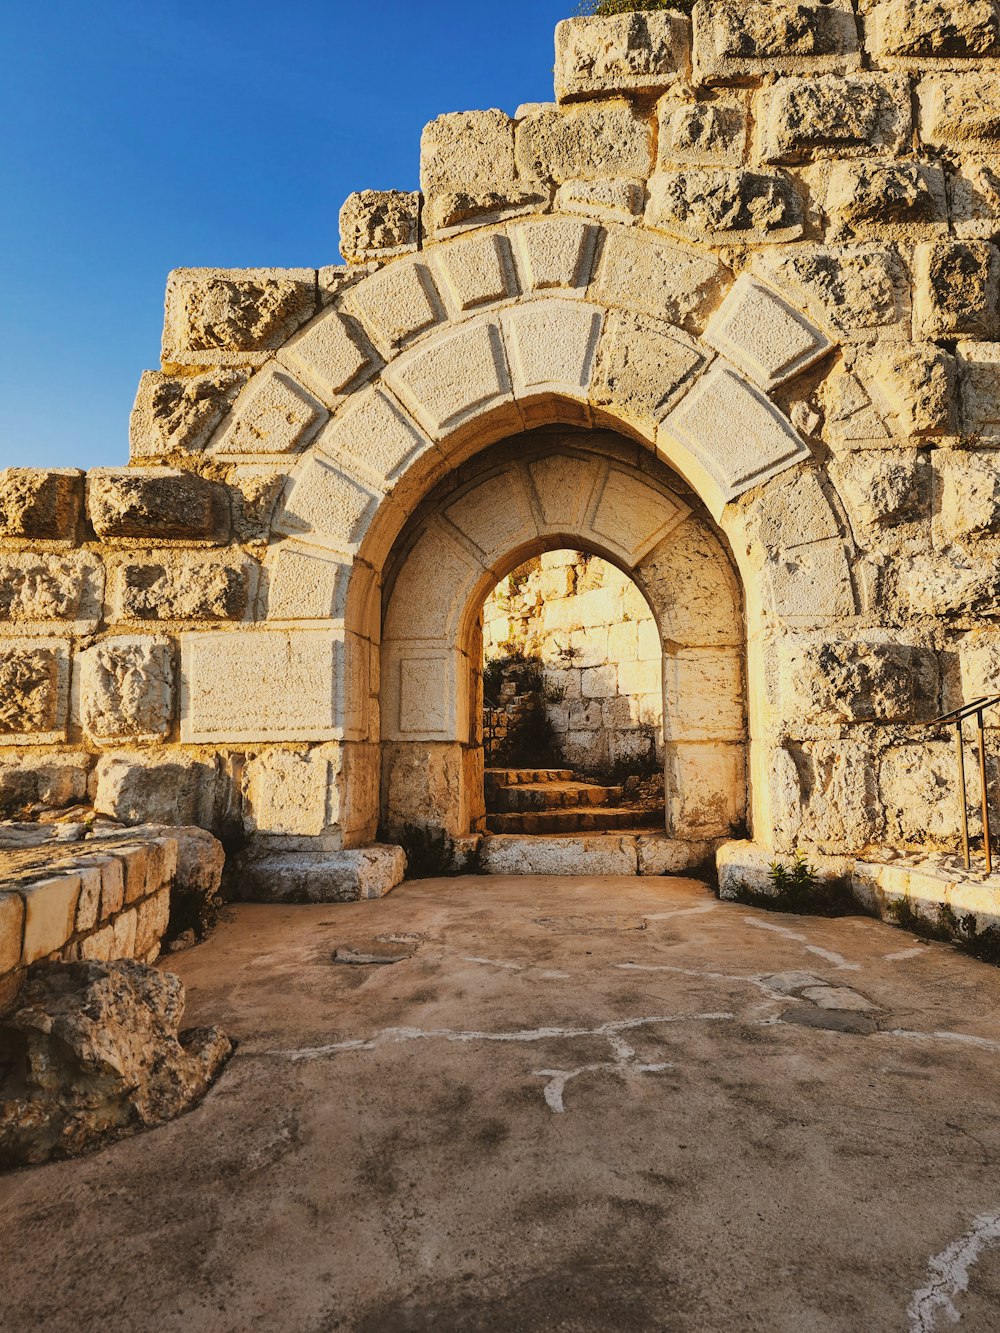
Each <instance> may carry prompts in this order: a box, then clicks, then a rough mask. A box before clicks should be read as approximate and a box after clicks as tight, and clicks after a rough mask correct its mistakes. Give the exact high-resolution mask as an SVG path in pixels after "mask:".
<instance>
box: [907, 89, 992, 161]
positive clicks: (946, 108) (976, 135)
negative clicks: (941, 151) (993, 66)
mask: <svg viewBox="0 0 1000 1333" xmlns="http://www.w3.org/2000/svg"><path fill="white" fill-rule="evenodd" d="M998 87H1000V77H998V75H997V73H996V71H995V70H975V71H970V72H969V73H967V74H966V73H963V74H941V75H937V76H935V75H928V76H927V77H926V78H923V79H921V80H920V83H919V84H918V95H919V98H920V114H921V120H920V134H921V138H922V139H923V141H924V143H926V144H931V145H937V146H943V147H952V148H967V149H970V150H972V151H975V152H990V153H993V152H995V151H996V146H997V142H998V140H1000V117H998V116H997V112H996V105H997V89H998Z"/></svg>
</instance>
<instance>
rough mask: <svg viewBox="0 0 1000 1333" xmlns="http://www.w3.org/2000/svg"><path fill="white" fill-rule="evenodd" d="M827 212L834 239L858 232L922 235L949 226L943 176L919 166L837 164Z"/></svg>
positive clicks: (940, 171) (882, 163)
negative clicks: (931, 227)
mask: <svg viewBox="0 0 1000 1333" xmlns="http://www.w3.org/2000/svg"><path fill="white" fill-rule="evenodd" d="M826 211H827V213H828V214H829V215H830V220H831V222H832V223H833V228H834V236H835V239H841V238H844V239H848V238H850V237H851V236H853V235H859V234H873V235H877V234H884V232H885V230H886V229H889V230H891V231H892V232H893V233H894V234H900V235H909V234H911V233H915V234H917V235H920V233H921V232H922V231H926V229H927V226H928V225H929V224H939V225H940V226H941V227H942V228H943V227H945V226H946V225H947V219H948V203H947V195H946V190H945V178H944V172H943V171H942V169H941V168H940V167H938V166H932V165H930V164H925V163H919V162H879V161H875V162H870V161H865V162H838V163H837V164H836V166H835V167H834V168H833V171H832V173H831V176H830V186H829V189H828V191H827V196H826Z"/></svg>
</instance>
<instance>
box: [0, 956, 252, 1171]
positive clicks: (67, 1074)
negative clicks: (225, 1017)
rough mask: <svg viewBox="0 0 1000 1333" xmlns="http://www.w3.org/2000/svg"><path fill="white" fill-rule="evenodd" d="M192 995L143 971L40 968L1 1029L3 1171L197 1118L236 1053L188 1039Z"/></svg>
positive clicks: (205, 1035) (197, 1037)
mask: <svg viewBox="0 0 1000 1333" xmlns="http://www.w3.org/2000/svg"><path fill="white" fill-rule="evenodd" d="M183 1014H184V987H183V985H182V984H181V981H180V979H179V978H178V977H175V976H172V975H171V974H170V973H166V972H157V971H155V970H154V969H153V968H150V967H146V966H144V965H143V964H142V963H135V962H118V963H70V964H58V963H57V964H52V965H49V966H45V967H41V968H39V969H37V971H35V972H34V973H33V974H32V976H31V977H30V979H29V981H28V983H27V985H26V986H25V988H24V991H23V992H22V995H21V1008H19V1009H18V1011H17V1012H16V1013H15V1014H13V1015H11V1016H10V1017H9V1018H8V1019H6V1020H5V1021H4V1022H3V1023H2V1024H0V1170H3V1169H11V1168H13V1167H19V1166H30V1165H35V1164H38V1163H41V1162H47V1161H49V1160H51V1159H55V1158H62V1157H76V1156H78V1155H79V1154H81V1153H84V1152H88V1151H90V1150H91V1149H94V1148H98V1147H101V1146H102V1145H104V1144H106V1143H109V1142H111V1141H113V1140H114V1139H117V1138H121V1137H122V1136H123V1135H125V1134H133V1133H136V1132H137V1131H139V1130H141V1129H149V1128H152V1127H153V1126H154V1125H162V1124H164V1123H165V1122H166V1121H168V1120H172V1119H174V1118H175V1117H176V1116H178V1115H181V1114H183V1112H185V1111H187V1110H189V1109H190V1108H191V1107H192V1106H193V1105H194V1104H195V1103H196V1102H197V1101H198V1100H199V1099H200V1098H201V1097H203V1096H204V1094H205V1092H206V1091H207V1089H208V1088H209V1086H210V1085H211V1083H212V1081H213V1080H214V1078H215V1077H216V1075H217V1074H218V1072H219V1070H220V1069H221V1067H222V1065H223V1064H224V1062H225V1061H226V1059H227V1058H228V1056H229V1054H230V1052H231V1051H232V1044H231V1042H230V1041H229V1038H228V1037H227V1036H226V1035H225V1033H224V1032H223V1031H222V1030H221V1029H220V1028H215V1027H213V1028H193V1029H190V1030H188V1031H186V1032H182V1031H180V1024H181V1019H182V1017H183Z"/></svg>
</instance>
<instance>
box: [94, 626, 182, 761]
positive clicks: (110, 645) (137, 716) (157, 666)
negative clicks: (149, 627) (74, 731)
mask: <svg viewBox="0 0 1000 1333" xmlns="http://www.w3.org/2000/svg"><path fill="white" fill-rule="evenodd" d="M82 663H83V665H82V681H81V696H82V714H83V724H84V726H85V727H86V729H87V731H88V733H89V734H90V735H91V736H93V737H95V738H98V739H102V740H110V739H115V740H117V739H125V738H134V739H139V738H146V739H158V738H160V737H163V736H165V735H166V734H167V732H168V731H169V729H170V722H171V716H172V702H173V652H172V650H171V647H170V645H169V643H166V642H164V641H163V640H158V639H148V638H146V639H140V638H136V639H106V640H105V641H104V642H103V643H101V644H99V645H98V647H96V648H91V649H90V650H89V651H88V652H87V653H85V654H84V655H83V658H82Z"/></svg>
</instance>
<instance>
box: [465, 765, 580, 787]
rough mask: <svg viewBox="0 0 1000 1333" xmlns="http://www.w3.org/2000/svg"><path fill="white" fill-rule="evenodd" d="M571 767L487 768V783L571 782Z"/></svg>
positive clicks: (509, 784)
mask: <svg viewBox="0 0 1000 1333" xmlns="http://www.w3.org/2000/svg"><path fill="white" fill-rule="evenodd" d="M572 780H573V770H572V769H571V768H488V769H487V770H486V782H487V785H489V784H490V783H492V784H493V785H494V786H497V787H520V786H523V785H525V784H526V783H530V784H532V785H535V784H537V783H539V782H572Z"/></svg>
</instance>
